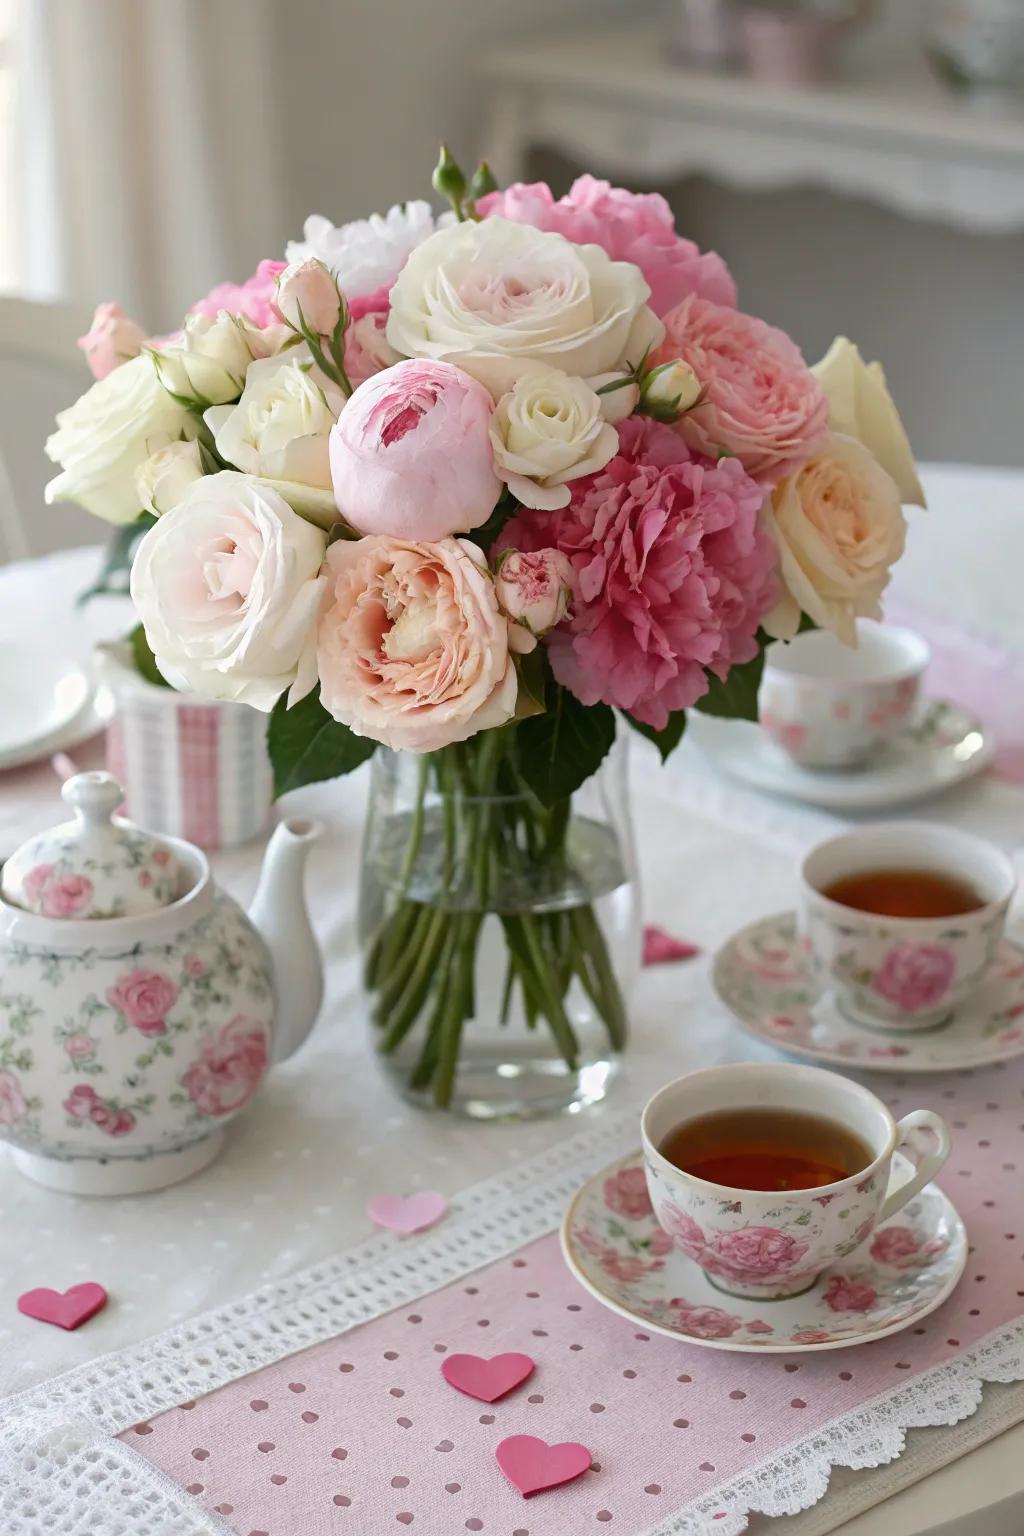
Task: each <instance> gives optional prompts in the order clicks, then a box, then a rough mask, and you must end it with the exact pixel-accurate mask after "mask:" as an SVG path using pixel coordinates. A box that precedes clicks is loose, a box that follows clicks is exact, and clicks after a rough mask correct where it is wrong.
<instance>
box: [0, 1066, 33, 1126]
mask: <svg viewBox="0 0 1024 1536" xmlns="http://www.w3.org/2000/svg"><path fill="white" fill-rule="evenodd" d="M27 1110H28V1105H27V1104H26V1103H25V1095H24V1094H23V1093H22V1091H21V1084H20V1083H19V1082H18V1079H17V1078H16V1077H15V1075H14V1073H13V1072H7V1071H3V1072H0V1125H14V1124H16V1122H17V1121H19V1120H21V1119H22V1118H23V1116H24V1115H25V1114H26V1113H27Z"/></svg>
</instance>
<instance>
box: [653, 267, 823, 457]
mask: <svg viewBox="0 0 1024 1536" xmlns="http://www.w3.org/2000/svg"><path fill="white" fill-rule="evenodd" d="M665 326H666V331H667V334H666V337H665V340H664V341H663V342H662V344H661V346H660V347H659V348H658V350H657V351H656V352H655V353H654V354H653V356H652V358H651V365H652V366H655V365H657V364H658V363H667V362H670V361H671V360H672V359H674V358H677V357H681V358H682V359H683V361H684V362H687V363H689V365H690V367H691V368H692V369H693V371H694V373H695V374H696V375H697V378H698V379H699V380H700V383H701V386H702V389H703V399H702V401H701V403H700V404H699V405H696V406H694V407H693V408H692V409H691V410H689V411H687V412H686V414H685V415H684V416H682V417H681V418H680V420H679V423H678V426H677V428H676V430H677V431H679V432H681V433H682V435H683V436H684V437H685V439H686V441H687V442H688V443H689V444H690V447H691V448H693V449H695V450H696V451H697V452H698V453H705V454H709V455H710V456H711V457H712V458H717V457H718V455H719V454H720V453H721V452H723V451H724V452H727V453H730V454H735V456H736V457H737V458H738V459H739V461H740V463H741V464H742V465H743V467H744V469H745V470H746V471H747V473H748V474H750V475H753V477H754V478H755V480H759V481H761V482H762V483H763V484H765V485H775V484H776V482H777V481H779V480H781V479H782V477H783V476H784V475H787V474H789V473H790V472H791V471H793V470H795V469H798V468H799V467H800V465H801V464H803V463H804V462H805V460H807V459H809V458H810V456H811V454H812V453H814V452H815V451H816V450H817V449H819V448H821V447H822V446H823V444H824V442H825V439H826V437H827V434H828V401H827V400H826V398H825V393H824V391H823V389H822V387H821V385H820V384H819V383H818V380H817V379H816V378H815V377H814V374H813V373H812V372H811V370H810V369H809V368H808V367H807V364H806V363H805V362H804V360H803V357H802V355H801V353H800V349H799V347H797V346H796V345H795V343H794V342H792V341H790V339H789V337H788V336H787V335H786V334H785V332H784V331H779V330H776V329H775V328H774V327H773V326H770V325H766V324H765V322H764V321H763V320H755V319H754V318H753V316H751V315H744V314H742V313H740V311H738V310H733V309H726V308H724V307H723V306H722V305H720V304H710V303H708V301H707V300H706V299H703V298H699V297H697V296H693V297H691V298H688V299H684V300H683V302H682V303H681V304H679V305H678V306H677V307H676V308H675V309H673V310H672V311H671V313H670V314H668V315H666V316H665Z"/></svg>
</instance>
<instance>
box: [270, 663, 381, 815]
mask: <svg viewBox="0 0 1024 1536" xmlns="http://www.w3.org/2000/svg"><path fill="white" fill-rule="evenodd" d="M287 701H288V696H287V694H282V695H281V697H280V698H279V699H278V701H277V703H276V704H275V705H274V709H273V712H272V713H271V716H270V722H269V724H268V726H267V748H268V750H269V752H270V761H271V763H272V764H273V768H274V796H275V798H276V797H277V796H278V795H283V794H286V793H287V792H288V790H290V789H298V788H299V787H300V785H302V784H316V783H318V782H319V780H321V779H337V778H340V777H341V775H342V774H345V773H351V772H352V770H353V768H358V767H359V764H360V763H364V762H365V761H366V759H367V758H368V757H372V756H373V754H374V752H375V751H376V748H377V743H376V742H375V741H371V740H370V738H369V737H367V736H357V735H356V734H355V732H354V731H350V730H349V728H348V726H347V725H341V724H340V723H339V722H338V721H337V720H335V719H334V717H333V716H332V715H329V714H328V713H327V711H326V709H324V707H323V705H322V704H321V703H320V689H319V688H316V689H314V691H313V692H312V693H308V694H307V695H306V697H305V698H304V699H301V700H300V701H299V703H298V704H295V705H293V706H292V708H291V709H289V708H288V707H287Z"/></svg>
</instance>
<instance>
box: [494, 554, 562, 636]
mask: <svg viewBox="0 0 1024 1536" xmlns="http://www.w3.org/2000/svg"><path fill="white" fill-rule="evenodd" d="M574 579H575V578H574V576H573V569H572V566H571V564H570V563H569V560H568V559H567V558H566V556H565V555H563V554H562V552H561V550H558V549H538V550H537V551H536V552H534V553H532V554H523V553H522V552H521V551H520V550H518V549H511V550H509V551H508V552H507V553H506V554H504V555H503V556H502V559H501V562H500V564H499V565H498V568H497V570H496V572H495V577H494V590H495V592H496V593H497V596H498V605H499V607H500V608H501V611H502V613H504V614H506V615H507V617H508V618H510V619H511V620H512V622H513V623H514V624H518V625H520V626H521V627H522V628H523V629H525V630H526V631H528V633H529V634H531V635H546V634H547V632H548V630H549V629H554V627H555V625H556V624H560V623H561V622H562V620H563V619H564V618H565V617H566V615H567V614H568V612H569V605H570V602H571V600H572V590H573V582H574Z"/></svg>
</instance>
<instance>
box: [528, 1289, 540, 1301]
mask: <svg viewBox="0 0 1024 1536" xmlns="http://www.w3.org/2000/svg"><path fill="white" fill-rule="evenodd" d="M526 1295H527V1299H528V1300H529V1301H539V1300H540V1291H527V1293H526Z"/></svg>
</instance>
